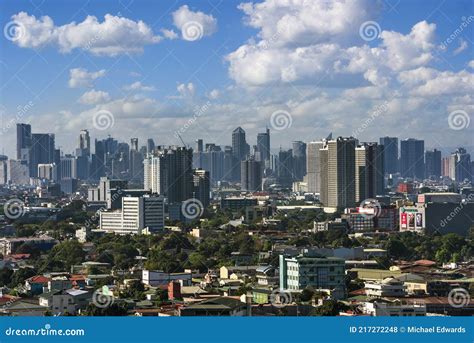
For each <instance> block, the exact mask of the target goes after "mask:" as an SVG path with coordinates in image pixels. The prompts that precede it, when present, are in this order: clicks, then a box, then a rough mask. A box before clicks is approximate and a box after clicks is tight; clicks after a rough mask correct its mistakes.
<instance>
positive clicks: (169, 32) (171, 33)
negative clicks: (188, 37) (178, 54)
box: [160, 29, 179, 40]
mask: <svg viewBox="0 0 474 343" xmlns="http://www.w3.org/2000/svg"><path fill="white" fill-rule="evenodd" d="M160 31H161V33H162V34H163V37H165V38H166V39H171V40H173V39H178V38H179V36H178V34H177V33H176V32H175V31H174V30H167V29H161V30H160Z"/></svg>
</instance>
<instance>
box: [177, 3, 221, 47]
mask: <svg viewBox="0 0 474 343" xmlns="http://www.w3.org/2000/svg"><path fill="white" fill-rule="evenodd" d="M173 24H174V26H176V28H177V29H178V30H180V31H181V38H182V39H184V40H187V41H195V40H199V39H201V38H202V37H204V36H210V35H212V34H213V33H214V32H216V31H217V19H216V18H214V17H213V16H212V15H211V14H205V13H203V12H199V11H197V12H193V11H191V10H190V9H189V7H188V6H187V5H183V6H181V7H180V8H179V9H177V10H176V11H174V12H173Z"/></svg>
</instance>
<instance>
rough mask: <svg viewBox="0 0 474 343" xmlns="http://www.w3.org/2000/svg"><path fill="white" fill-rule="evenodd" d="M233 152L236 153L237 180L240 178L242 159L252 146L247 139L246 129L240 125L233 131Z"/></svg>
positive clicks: (235, 174)
mask: <svg viewBox="0 0 474 343" xmlns="http://www.w3.org/2000/svg"><path fill="white" fill-rule="evenodd" d="M232 153H233V155H234V168H233V169H234V172H233V173H232V174H234V177H235V181H237V180H240V161H242V160H244V159H245V158H246V157H247V155H248V154H249V153H250V146H249V145H248V144H247V141H246V140H245V131H244V129H242V128H241V127H240V126H239V127H238V128H236V129H235V130H234V131H232Z"/></svg>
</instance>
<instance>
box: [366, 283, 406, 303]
mask: <svg viewBox="0 0 474 343" xmlns="http://www.w3.org/2000/svg"><path fill="white" fill-rule="evenodd" d="M365 294H366V295H367V296H369V297H378V298H380V297H403V296H405V294H406V286H405V285H404V284H403V282H401V281H399V280H398V279H396V278H386V279H384V280H383V281H381V282H379V281H370V282H366V283H365Z"/></svg>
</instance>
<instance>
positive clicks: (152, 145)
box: [146, 138, 155, 154]
mask: <svg viewBox="0 0 474 343" xmlns="http://www.w3.org/2000/svg"><path fill="white" fill-rule="evenodd" d="M154 150H155V141H154V140H153V138H148V139H147V141H146V153H147V154H152V153H153V151H154Z"/></svg>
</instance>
